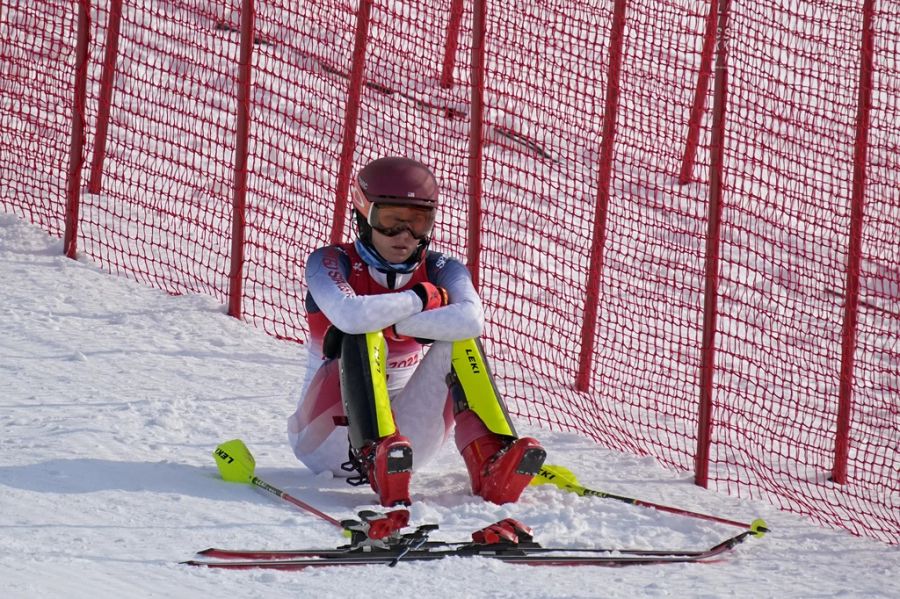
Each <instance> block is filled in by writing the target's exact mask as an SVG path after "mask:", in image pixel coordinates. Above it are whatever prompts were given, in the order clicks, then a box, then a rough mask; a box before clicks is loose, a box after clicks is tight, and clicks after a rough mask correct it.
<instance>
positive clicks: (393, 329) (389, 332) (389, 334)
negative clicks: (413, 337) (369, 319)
mask: <svg viewBox="0 0 900 599" xmlns="http://www.w3.org/2000/svg"><path fill="white" fill-rule="evenodd" d="M381 332H382V334H384V338H385V340H387V341H406V340H407V339H409V337H407V336H406V335H401V334H400V333H398V332H397V325H395V324H392V325H391V326H389V327H385V328H384V330H383V331H381Z"/></svg>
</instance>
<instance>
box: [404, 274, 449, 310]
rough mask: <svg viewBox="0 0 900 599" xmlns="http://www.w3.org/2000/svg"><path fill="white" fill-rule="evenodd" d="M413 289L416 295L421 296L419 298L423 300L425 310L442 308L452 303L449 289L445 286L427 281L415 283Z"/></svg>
mask: <svg viewBox="0 0 900 599" xmlns="http://www.w3.org/2000/svg"><path fill="white" fill-rule="evenodd" d="M412 290H413V291H415V292H416V295H418V296H419V299H420V300H422V311H423V312H424V311H425V310H433V309H435V308H440V307H442V306H446V305H447V304H449V303H450V296H449V295H448V294H447V290H446V289H444V288H443V287H438V286H437V285H435V284H433V283H429V282H427V281H425V282H423V283H416V284H415V285H413V287H412Z"/></svg>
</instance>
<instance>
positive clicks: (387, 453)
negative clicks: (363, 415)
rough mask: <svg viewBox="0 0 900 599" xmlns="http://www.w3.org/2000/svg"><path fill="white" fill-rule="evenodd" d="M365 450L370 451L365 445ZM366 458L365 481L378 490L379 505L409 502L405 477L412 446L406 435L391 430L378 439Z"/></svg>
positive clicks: (410, 461)
mask: <svg viewBox="0 0 900 599" xmlns="http://www.w3.org/2000/svg"><path fill="white" fill-rule="evenodd" d="M369 451H372V450H371V449H369ZM374 451H375V455H374V457H373V458H372V460H371V461H370V462H369V468H368V474H369V483H370V484H371V485H372V489H373V490H374V491H375V492H376V493H378V498H379V500H380V501H381V505H383V506H384V507H393V506H395V505H409V504H410V503H412V502H411V501H410V499H409V479H410V477H411V476H412V446H411V445H410V444H409V439H407V438H406V437H404V436H403V435H401V434H400V433H394V434H393V435H391V436H389V437H385V438H384V439H381V440H380V441H378V443H377V444H376V445H375V447H374Z"/></svg>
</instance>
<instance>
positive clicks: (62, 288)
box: [0, 215, 900, 599]
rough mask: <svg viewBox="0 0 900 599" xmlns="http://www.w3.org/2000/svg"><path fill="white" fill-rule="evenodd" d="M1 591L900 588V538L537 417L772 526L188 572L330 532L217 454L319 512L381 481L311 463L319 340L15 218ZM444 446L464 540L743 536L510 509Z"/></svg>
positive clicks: (601, 592) (456, 531) (7, 277)
mask: <svg viewBox="0 0 900 599" xmlns="http://www.w3.org/2000/svg"><path fill="white" fill-rule="evenodd" d="M0 281H2V294H3V299H2V301H0V387H2V389H3V394H2V397H0V430H2V435H0V529H2V531H3V532H2V535H0V580H2V589H3V590H2V591H0V595H2V596H3V597H6V598H43V597H67V598H72V599H76V598H80V597H85V598H87V597H90V598H96V597H117V598H122V597H165V598H166V599H177V598H181V597H185V598H195V597H228V598H240V597H427V598H429V599H440V598H443V597H446V598H454V599H456V598H458V597H509V598H516V599H525V598H548V597H669V596H671V597H780V598H781V597H788V598H796V597H892V598H893V597H900V582H898V576H897V573H898V572H900V547H897V546H888V545H884V544H882V543H879V542H877V541H872V540H866V539H861V538H856V537H853V536H851V535H850V534H848V533H846V532H840V531H836V530H830V529H825V528H822V527H820V526H817V525H815V524H813V523H811V522H809V521H807V520H804V519H803V518H801V517H799V516H796V515H790V514H786V513H782V512H779V511H778V510H777V509H775V508H774V507H772V506H770V505H768V504H764V503H755V502H750V501H739V500H737V499H734V498H730V497H726V496H724V495H719V494H715V493H712V492H710V491H707V490H704V489H702V488H699V487H697V486H695V485H694V484H692V481H691V476H690V474H689V473H676V472H671V471H666V470H663V469H661V468H659V467H658V466H657V465H656V464H655V463H654V461H653V460H652V459H650V458H642V457H637V456H633V455H624V454H619V453H615V452H611V451H609V450H606V449H604V448H602V447H598V446H596V445H595V444H593V443H592V442H591V441H590V440H587V439H583V438H580V437H577V436H575V435H572V434H563V433H551V432H547V431H543V430H538V429H533V428H528V427H527V426H525V425H521V426H520V427H519V428H520V432H527V433H529V434H533V435H535V436H538V437H539V438H541V439H542V441H543V442H544V443H545V445H546V447H547V449H548V453H549V456H548V463H552V464H561V465H565V466H568V467H569V468H571V469H572V470H573V471H574V472H575V473H576V474H577V476H578V478H579V480H580V481H581V482H582V484H584V485H586V486H588V487H591V488H594V489H599V490H603V491H607V492H610V493H617V494H620V495H627V496H631V497H637V498H640V499H644V500H646V501H651V502H655V503H660V504H665V505H670V506H677V507H680V508H684V509H687V510H692V511H695V512H703V513H709V514H715V515H718V516H721V517H726V518H729V519H733V520H739V521H742V522H750V521H752V520H753V519H754V518H757V517H762V518H764V519H765V520H766V521H767V522H768V524H769V526H770V528H771V529H772V531H773V532H771V533H770V534H768V535H766V536H765V537H764V538H762V539H757V538H751V539H749V540H748V541H747V542H745V543H744V544H742V545H740V546H739V547H737V548H736V549H735V550H734V551H733V552H731V553H728V554H726V555H725V557H724V559H721V560H719V561H717V562H715V563H710V564H685V565H675V564H669V565H663V566H641V567H630V568H602V567H583V568H550V567H534V568H533V567H527V566H517V565H511V564H503V563H498V562H494V561H490V560H487V559H479V558H469V559H464V558H456V559H446V560H442V561H440V562H429V563H416V564H403V563H401V564H400V565H398V566H397V567H396V568H388V567H384V566H363V567H353V568H337V567H335V568H323V569H316V570H308V571H302V572H273V571H262V570H259V571H230V572H225V571H213V570H206V569H199V568H191V567H188V566H184V565H180V564H179V562H180V561H182V560H186V559H190V558H192V557H194V552H195V551H197V550H199V549H203V548H205V547H209V546H218V547H234V548H248V547H249V548H291V547H295V548H296V547H331V546H336V545H339V544H342V543H344V542H346V539H345V538H344V537H342V536H341V535H340V534H339V531H338V530H337V528H336V527H334V526H333V525H331V524H329V523H328V522H326V521H325V520H323V519H320V518H318V517H316V516H314V515H312V514H310V513H307V512H304V511H302V510H300V509H298V508H296V507H295V506H293V505H291V504H289V503H287V502H285V501H281V500H279V499H278V498H276V497H274V496H273V495H270V494H266V493H263V492H261V491H258V490H255V489H254V488H253V487H251V486H249V485H243V484H240V483H227V482H224V481H223V480H222V479H221V477H220V476H219V473H218V471H217V469H216V466H215V463H214V460H213V457H212V452H213V450H214V449H215V447H216V446H217V445H218V444H219V443H221V442H223V441H227V440H229V439H233V438H240V439H243V440H244V441H245V442H246V444H247V446H248V447H249V448H250V450H251V452H252V453H253V455H254V456H255V458H256V463H257V467H256V474H257V475H258V476H259V477H260V478H262V479H263V480H265V481H267V482H269V483H271V484H273V485H275V486H276V487H279V488H281V489H283V490H284V491H286V492H287V493H290V494H291V495H293V496H295V497H297V498H298V499H300V500H302V501H305V502H307V503H309V504H311V505H313V506H315V507H317V508H318V509H320V510H322V511H323V512H325V513H327V514H329V515H331V516H333V517H336V518H346V517H352V516H353V515H354V514H355V513H356V512H357V511H358V510H360V509H371V508H373V507H375V506H374V504H373V503H372V501H373V497H374V496H373V495H372V494H371V492H370V491H368V490H367V489H366V488H362V487H356V488H354V487H351V486H349V485H347V484H345V483H344V482H343V481H342V480H340V479H333V478H329V477H324V476H318V477H317V476H314V475H313V474H312V473H311V472H309V471H308V470H306V469H305V468H304V467H303V466H302V465H300V464H299V463H298V462H297V461H296V460H295V459H294V457H293V455H292V453H291V451H290V448H289V447H288V444H287V439H286V432H285V418H286V417H287V416H288V415H289V414H290V413H291V412H292V410H293V408H294V404H295V394H296V392H297V388H298V386H299V384H300V381H301V380H302V377H303V374H304V373H303V368H304V363H305V360H304V357H303V353H304V348H303V346H301V345H297V344H293V343H287V342H283V341H278V340H276V339H274V338H272V337H269V336H267V335H265V334H263V333H262V332H260V331H258V330H255V329H253V328H252V327H250V326H248V325H247V324H244V323H242V322H240V321H238V320H235V319H233V318H229V317H228V316H227V315H226V314H225V311H224V309H223V307H222V306H220V305H219V304H217V303H216V302H215V301H214V300H212V299H210V298H208V297H202V296H180V297H173V296H169V295H166V294H165V293H163V292H160V291H157V290H153V289H150V288H147V287H143V286H141V285H139V284H137V283H134V282H132V281H129V280H126V279H124V278H118V277H115V276H111V275H109V274H106V273H104V272H102V271H101V270H100V269H99V268H97V267H96V266H95V265H94V264H92V263H90V262H87V261H74V260H70V259H67V258H65V257H64V256H63V255H62V243H61V242H60V241H59V240H57V239H55V238H52V237H49V236H47V235H46V234H45V233H43V232H42V231H40V230H39V229H38V228H36V227H33V226H31V225H28V224H25V223H23V222H22V221H20V220H19V219H17V218H16V217H14V216H11V215H0ZM467 484H468V479H467V476H466V474H465V468H464V466H463V464H462V461H461V459H460V457H459V456H458V455H457V454H456V451H455V448H454V447H453V444H452V443H450V444H449V445H448V446H447V447H446V448H445V451H444V452H443V453H442V454H441V456H440V458H439V459H438V460H437V461H436V463H434V464H432V465H430V466H429V469H428V470H425V471H422V472H418V473H416V476H415V477H414V479H413V483H412V498H413V505H412V508H411V515H412V521H413V522H414V523H425V522H435V523H438V524H439V525H440V530H438V531H436V532H435V533H434V534H433V538H435V539H444V540H464V539H467V538H468V537H469V535H470V534H471V532H472V531H474V530H477V529H479V528H482V527H484V526H486V525H488V524H490V523H492V522H495V521H497V520H500V519H502V518H505V517H514V518H517V519H519V520H521V521H522V522H524V523H526V524H528V525H530V526H531V527H532V528H533V529H534V531H535V536H536V540H538V541H539V542H540V543H542V544H544V545H546V546H551V545H553V546H566V547H610V548H616V547H619V548H638V549H640V548H678V549H682V548H685V549H695V548H696V549H699V548H705V547H708V546H710V545H713V544H715V543H717V542H719V541H720V540H722V539H724V538H727V537H729V536H731V535H733V534H735V533H736V532H738V530H737V529H736V528H734V527H731V526H727V525H723V524H718V523H713V522H707V521H703V520H698V519H694V518H688V517H683V516H677V515H671V514H666V513H663V512H658V511H656V510H652V509H647V508H641V507H635V506H631V505H626V504H624V503H620V502H616V501H611V500H604V499H596V498H593V499H592V498H582V497H578V496H576V495H573V494H569V493H564V492H562V491H560V490H558V489H555V488H553V487H550V486H540V487H531V488H529V489H527V490H526V491H525V493H524V494H523V497H522V499H521V500H520V501H519V502H518V503H516V504H515V505H506V506H495V505H490V504H486V503H484V502H482V501H481V500H480V499H479V498H476V497H473V496H472V495H471V494H470V493H469V491H468V486H467Z"/></svg>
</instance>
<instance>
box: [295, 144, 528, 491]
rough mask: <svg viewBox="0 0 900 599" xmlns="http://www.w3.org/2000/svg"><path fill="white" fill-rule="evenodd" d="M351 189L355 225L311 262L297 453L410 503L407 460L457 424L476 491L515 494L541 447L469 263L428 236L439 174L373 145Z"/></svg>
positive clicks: (429, 449) (314, 465)
mask: <svg viewBox="0 0 900 599" xmlns="http://www.w3.org/2000/svg"><path fill="white" fill-rule="evenodd" d="M350 193H351V199H352V202H353V208H354V215H355V218H356V225H357V233H358V235H357V237H358V238H357V239H356V241H355V242H354V243H345V244H338V245H329V246H326V247H322V248H319V249H317V250H316V251H314V252H313V253H312V254H311V255H310V256H309V259H308V261H307V264H306V280H307V284H308V288H309V291H308V293H307V296H306V308H307V314H308V319H309V327H310V340H309V365H308V368H307V374H306V380H305V381H304V385H303V389H302V391H301V395H300V399H299V402H298V406H297V411H296V412H295V413H294V414H293V415H292V416H291V417H290V418H289V419H288V432H289V437H290V442H291V445H292V447H293V450H294V453H295V455H296V456H297V458H299V459H300V461H301V462H303V463H304V464H305V465H306V466H308V467H309V468H310V469H311V470H312V471H313V472H316V473H319V472H323V471H329V470H330V471H332V472H333V473H335V474H337V475H343V476H348V479H347V480H348V482H350V483H351V484H364V483H366V482H368V483H369V484H370V485H371V486H372V489H373V490H374V491H375V492H376V493H377V494H378V498H379V501H380V503H381V505H383V506H386V507H391V506H395V505H401V504H402V505H409V504H410V497H409V482H410V477H411V474H412V470H413V466H414V464H415V467H416V468H420V467H421V466H424V465H425V464H426V463H427V462H428V461H429V460H430V459H431V458H432V457H433V456H434V455H435V453H436V452H437V451H438V449H440V447H441V446H442V445H443V443H444V442H445V441H446V439H447V437H448V435H449V433H450V430H451V429H452V428H453V427H454V425H455V429H456V430H455V441H456V446H457V448H458V449H459V451H460V453H461V454H462V457H463V460H464V461H465V464H466V468H467V470H468V473H469V477H470V479H471V484H472V491H473V493H475V494H476V495H479V496H481V497H483V498H484V499H485V500H487V501H491V502H493V503H497V504H503V503H509V502H514V501H516V500H518V498H519V496H520V495H521V493H522V491H523V490H524V488H525V487H526V486H527V485H528V484H529V483H530V482H531V479H532V478H533V477H534V476H535V475H536V474H537V472H538V470H539V468H540V467H541V465H542V464H543V461H544V458H545V457H546V452H545V451H544V449H543V448H542V447H541V445H540V443H539V442H538V441H537V440H535V439H533V438H530V437H519V436H518V435H517V434H516V431H515V429H514V428H513V424H512V422H511V420H510V418H509V415H508V413H507V410H506V406H505V404H504V402H503V400H502V398H501V397H500V395H499V393H498V391H497V388H496V386H495V385H494V381H493V378H492V375H491V372H490V370H489V368H488V365H487V362H486V359H485V356H484V352H483V350H482V346H481V343H480V342H479V339H478V337H479V335H481V332H482V327H483V324H484V312H483V309H482V306H481V300H480V298H479V297H478V294H477V292H476V291H475V288H474V287H473V285H472V280H471V276H470V274H469V272H468V270H467V269H466V267H465V266H464V265H463V264H462V263H461V262H459V261H458V260H456V259H454V258H451V257H448V256H446V255H443V254H441V253H438V252H434V251H429V250H428V249H427V248H428V245H429V242H430V241H431V233H432V228H433V226H434V220H435V213H436V210H437V206H438V185H437V181H436V180H435V177H434V175H433V174H432V173H431V171H430V170H429V169H428V167H426V166H425V165H423V164H421V163H419V162H417V161H415V160H411V159H407V158H399V157H391V158H380V159H378V160H375V161H373V162H370V163H369V164H367V165H366V166H365V167H364V168H363V169H362V170H361V171H360V172H359V174H358V176H357V178H356V179H355V180H354V181H353V182H352V183H351V190H350ZM345 426H346V428H344V427H345ZM348 437H349V452H348V446H347V445H348ZM413 455H415V461H414V460H413ZM348 458H349V459H348Z"/></svg>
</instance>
